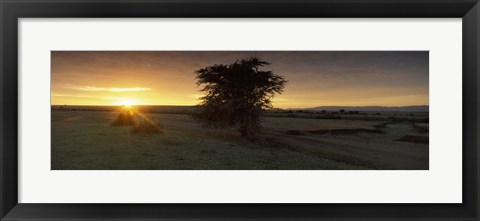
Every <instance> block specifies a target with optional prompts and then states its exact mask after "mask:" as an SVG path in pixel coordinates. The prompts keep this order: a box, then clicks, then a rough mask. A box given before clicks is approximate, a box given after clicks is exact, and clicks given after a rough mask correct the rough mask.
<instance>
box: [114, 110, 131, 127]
mask: <svg viewBox="0 0 480 221" xmlns="http://www.w3.org/2000/svg"><path fill="white" fill-rule="evenodd" d="M131 125H135V120H134V114H133V113H132V112H130V111H122V112H120V113H119V114H118V117H117V118H116V119H115V120H114V121H113V122H112V126H131Z"/></svg>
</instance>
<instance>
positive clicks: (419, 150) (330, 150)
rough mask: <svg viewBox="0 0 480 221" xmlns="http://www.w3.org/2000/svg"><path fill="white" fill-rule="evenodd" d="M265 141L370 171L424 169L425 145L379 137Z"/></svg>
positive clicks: (283, 136)
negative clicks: (362, 167)
mask: <svg viewBox="0 0 480 221" xmlns="http://www.w3.org/2000/svg"><path fill="white" fill-rule="evenodd" d="M359 136H362V139H358V137H359ZM266 137H267V138H268V139H271V140H272V141H275V142H278V143H279V144H284V145H285V146H284V147H286V148H289V149H295V150H296V151H299V152H304V153H308V154H316V155H318V156H319V157H324V158H327V159H332V160H336V161H339V162H344V163H349V164H353V165H360V166H364V167H366V168H370V169H428V163H429V161H428V145H422V144H415V143H405V142H399V141H394V140H388V139H383V138H382V137H381V135H380V136H375V135H370V134H362V135H355V137H354V136H349V135H344V136H329V135H317V134H306V135H300V136H298V135H288V134H281V133H277V132H268V133H267V134H266ZM279 146H282V145H279Z"/></svg>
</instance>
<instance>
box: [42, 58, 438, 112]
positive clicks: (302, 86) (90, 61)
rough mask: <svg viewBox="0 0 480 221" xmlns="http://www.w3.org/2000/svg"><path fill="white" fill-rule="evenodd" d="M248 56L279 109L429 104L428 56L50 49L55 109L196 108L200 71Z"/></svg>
mask: <svg viewBox="0 0 480 221" xmlns="http://www.w3.org/2000/svg"><path fill="white" fill-rule="evenodd" d="M251 56H259V57H261V58H262V59H263V60H265V61H268V62H270V63H271V65H269V66H266V67H264V68H263V70H271V71H273V73H275V74H278V75H281V76H283V77H285V79H286V80H287V81H288V83H287V84H286V86H285V90H284V92H283V93H282V94H279V95H276V96H275V98H274V99H273V105H274V106H275V107H277V108H309V107H317V106H409V105H428V75H429V70H428V66H429V63H428V62H429V57H428V51H298V52H297V51H259V52H254V51H195V52H191V51H52V52H51V74H52V75H51V79H52V82H51V96H52V105H65V104H66V105H123V104H130V105H196V104H198V103H199V97H201V96H202V95H203V94H202V92H201V91H200V89H201V87H198V86H197V84H196V79H195V76H196V75H195V73H194V72H195V70H198V69H201V68H204V67H207V66H210V65H214V64H230V63H233V62H235V61H236V60H240V59H242V58H248V57H251Z"/></svg>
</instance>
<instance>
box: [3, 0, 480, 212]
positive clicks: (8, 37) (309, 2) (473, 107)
mask: <svg viewBox="0 0 480 221" xmlns="http://www.w3.org/2000/svg"><path fill="white" fill-rule="evenodd" d="M0 15H1V41H0V44H1V46H0V48H1V59H0V67H1V75H0V82H1V90H0V93H1V96H0V103H1V115H0V125H1V128H0V132H1V133H0V141H1V148H0V151H1V152H0V154H1V159H0V160H1V162H0V171H1V173H0V177H1V183H0V203H1V205H0V217H1V220H53V219H55V220H87V219H89V220H97V219H99V220H101V219H110V220H118V219H128V220H147V219H148V220H187V219H198V220H200V219H202V220H210V219H217V220H226V219H230V220H233V219H236V220H244V219H245V220H246V219H248V220H272V219H283V220H287V219H288V220H307V219H308V220H369V219H388V220H440V219H441V220H479V205H480V204H479V185H478V184H479V182H478V181H479V151H478V147H479V139H478V135H479V130H478V126H479V118H478V116H479V112H478V111H479V107H478V106H479V102H478V98H479V83H480V82H479V70H480V69H479V68H480V67H479V53H480V48H479V46H480V45H479V40H480V36H479V31H480V29H479V27H480V17H479V16H480V5H479V3H478V0H403V1H402V0H367V1H359V0H297V1H296V0H257V1H252V0H244V1H239V0H222V1H220V0H143V1H135V0H118V1H108V0H107V1H106V0H100V1H91V0H63V1H58V0H38V1H34V0H0ZM47 17H48V18H60V17H66V18H73V17H82V18H83V17H85V18H107V17H108V18H120V17H126V18H133V17H213V18H226V17H259V18H295V17H303V18H311V17H350V18H355V17H371V18H388V17H390V18H391V17H406V18H424V17H431V18H443V17H456V18H462V21H463V22H462V23H463V24H462V32H463V33H462V34H463V39H462V41H463V43H462V44H463V80H462V82H463V100H462V102H463V119H462V121H463V203H461V204H24V203H18V186H17V185H18V174H17V173H18V154H17V151H18V140H17V139H18V129H19V128H18V79H17V78H18V67H17V64H18V22H17V21H18V19H19V18H47ZM447 43H448V42H446V44H447Z"/></svg>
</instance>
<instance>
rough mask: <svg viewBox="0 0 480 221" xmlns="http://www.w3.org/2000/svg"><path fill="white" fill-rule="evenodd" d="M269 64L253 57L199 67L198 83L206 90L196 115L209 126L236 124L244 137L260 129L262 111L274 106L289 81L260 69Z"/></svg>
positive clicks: (233, 125) (232, 125) (234, 125)
mask: <svg viewBox="0 0 480 221" xmlns="http://www.w3.org/2000/svg"><path fill="white" fill-rule="evenodd" d="M266 65H270V63H268V62H266V61H263V60H262V59H260V58H258V57H251V58H246V59H242V60H240V61H238V60H237V61H235V62H234V63H233V64H228V65H224V64H216V65H213V66H209V67H206V68H202V69H200V70H197V71H196V72H195V73H196V74H197V77H196V79H197V85H198V86H203V88H202V89H201V91H203V92H204V93H205V96H203V97H201V103H200V104H199V106H200V109H201V111H200V113H199V114H198V115H197V117H198V118H199V119H201V120H202V121H203V122H204V124H205V125H207V126H215V127H237V128H238V131H239V132H240V135H241V136H242V137H251V136H254V135H255V134H256V133H258V132H260V131H261V129H262V127H261V124H260V112H261V111H262V110H264V109H268V108H272V104H271V99H272V98H273V97H274V95H275V94H277V93H278V94H280V93H282V92H283V89H284V87H285V84H286V83H287V81H286V80H285V79H284V78H283V77H282V76H279V75H276V74H274V73H272V71H264V70H260V68H262V67H264V66H266Z"/></svg>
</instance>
